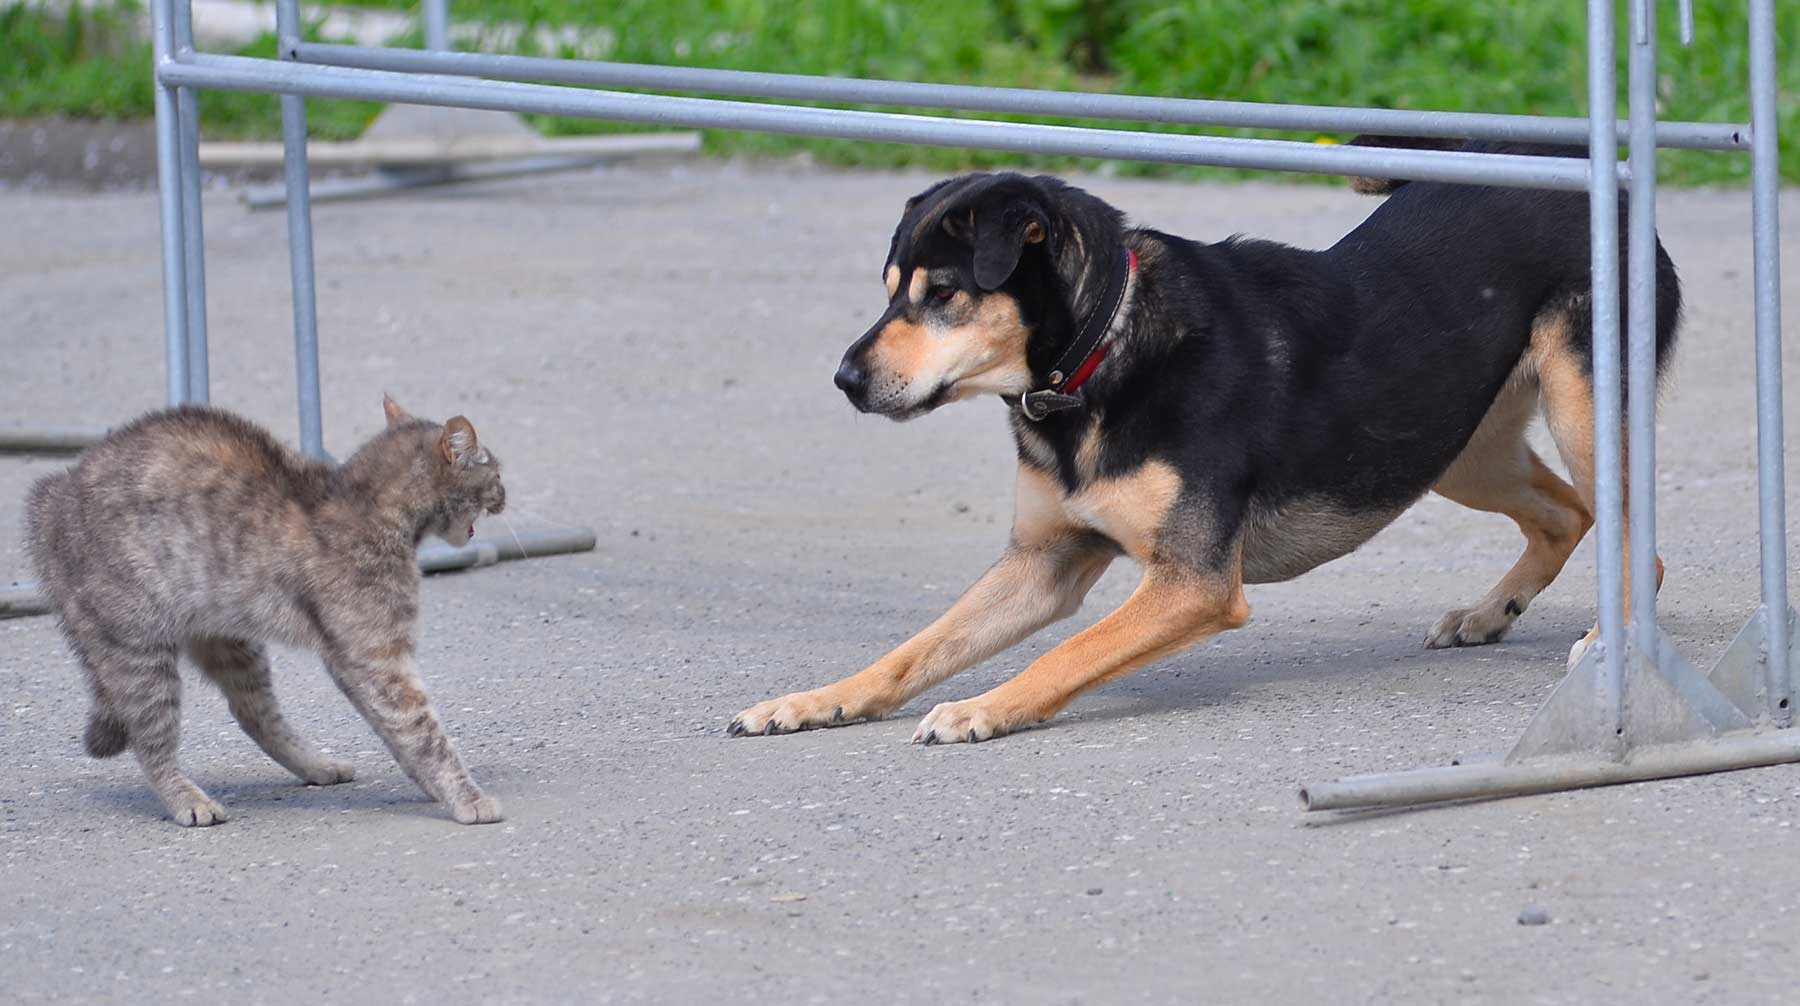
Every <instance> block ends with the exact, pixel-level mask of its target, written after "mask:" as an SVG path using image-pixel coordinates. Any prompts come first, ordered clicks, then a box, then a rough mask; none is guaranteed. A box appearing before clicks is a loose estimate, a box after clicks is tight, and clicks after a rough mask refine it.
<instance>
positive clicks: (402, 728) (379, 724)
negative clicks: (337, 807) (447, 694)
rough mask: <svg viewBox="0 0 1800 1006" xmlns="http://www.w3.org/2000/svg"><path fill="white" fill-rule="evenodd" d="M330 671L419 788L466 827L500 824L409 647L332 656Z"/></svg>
mask: <svg viewBox="0 0 1800 1006" xmlns="http://www.w3.org/2000/svg"><path fill="white" fill-rule="evenodd" d="M326 667H327V668H328V669H329V670H330V671H331V676H332V677H333V678H334V679H335V680H336V681H337V683H338V687H339V688H341V689H343V691H344V694H345V695H347V696H349V697H350V701H351V703H352V704H353V705H355V706H356V709H357V711H358V712H360V713H362V715H363V719H365V720H368V721H369V725H370V726H372V727H374V728H375V732H376V733H377V734H380V735H381V739H382V741H384V742H385V743H386V744H387V746H388V750H389V751H392V752H393V753H394V760H395V761H397V762H399V763H400V767H401V768H402V769H404V770H405V771H406V774H407V775H408V776H410V777H411V778H412V780H413V782H416V783H418V784H419V788H420V789H422V790H424V791H425V792H426V793H427V794H429V795H430V796H431V797H432V798H433V799H435V800H438V801H439V802H441V803H443V804H444V805H445V806H446V807H449V808H450V813H451V814H452V815H454V816H455V818H456V819H457V820H458V821H459V822H461V823H463V824H488V823H491V822H494V821H499V820H501V818H502V812H501V810H500V801H498V800H495V799H494V798H493V797H491V796H487V795H486V794H484V793H482V792H481V787H479V786H477V785H475V780H474V779H473V778H471V777H470V775H469V770H468V769H466V768H464V767H463V763H462V759H461V758H458V757H457V756H456V749H455V748H454V747H452V746H451V745H450V738H449V737H448V736H446V735H445V733H444V727H443V724H442V723H440V722H439V721H438V717H437V713H436V711H434V710H433V709H432V708H431V698H430V697H429V696H427V695H426V694H425V686H424V684H423V683H422V682H420V680H419V675H418V673H417V671H416V670H415V669H414V666H413V657H412V646H411V644H410V642H407V643H399V644H389V645H384V646H380V647H374V648H371V649H370V650H367V651H363V652H352V653H349V654H340V655H328V656H327V658H326Z"/></svg>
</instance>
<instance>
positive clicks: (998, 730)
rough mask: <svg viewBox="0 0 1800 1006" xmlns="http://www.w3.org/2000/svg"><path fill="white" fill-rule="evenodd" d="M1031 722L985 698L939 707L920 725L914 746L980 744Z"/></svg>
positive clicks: (913, 737) (926, 715) (944, 704)
mask: <svg viewBox="0 0 1800 1006" xmlns="http://www.w3.org/2000/svg"><path fill="white" fill-rule="evenodd" d="M1027 722H1028V721H1027V720H1026V718H1024V717H1021V716H1019V715H1017V714H1014V713H1009V712H1006V711H1004V710H1003V709H1001V708H1000V707H999V706H998V705H996V704H995V703H994V702H993V701H992V700H990V699H986V698H974V699H964V700H962V701H961V702H944V703H940V704H939V705H938V706H937V707H936V708H935V709H933V710H932V711H931V712H929V713H927V714H925V718H924V719H922V720H920V721H919V729H917V730H914V731H913V736H912V742H913V743H914V744H924V745H928V746H929V745H932V744H977V743H980V742H981V741H985V740H989V739H992V738H994V737H999V736H1001V735H1003V734H1009V733H1012V732H1013V731H1014V730H1017V729H1018V728H1019V727H1021V726H1025V725H1026V723H1027Z"/></svg>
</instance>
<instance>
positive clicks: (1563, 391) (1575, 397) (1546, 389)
mask: <svg viewBox="0 0 1800 1006" xmlns="http://www.w3.org/2000/svg"><path fill="white" fill-rule="evenodd" d="M1572 323H1575V322H1573V321H1572V320H1571V319H1568V318H1566V317H1563V316H1558V317H1557V319H1555V320H1551V321H1546V322H1540V324H1539V325H1538V327H1537V328H1535V329H1534V330H1533V332H1532V352H1533V353H1534V354H1535V356H1536V357H1537V361H1538V373H1539V375H1540V382H1541V385H1542V388H1543V392H1542V394H1543V402H1544V417H1545V419H1547V420H1548V421H1549V425H1550V436H1551V437H1552V438H1553V439H1554V440H1555V441H1556V447H1557V451H1558V452H1559V453H1561V454H1562V459H1563V464H1565V465H1567V466H1568V469H1569V478H1570V479H1572V480H1573V481H1574V483H1575V491H1576V492H1578V493H1580V494H1581V499H1582V502H1583V504H1585V505H1586V506H1587V508H1588V512H1590V513H1592V512H1594V470H1595V462H1594V384H1593V379H1592V376H1591V374H1590V373H1589V371H1588V368H1587V367H1586V365H1585V363H1584V361H1583V360H1581V359H1580V358H1579V357H1578V356H1577V355H1576V354H1575V353H1574V352H1573V351H1572V350H1571V348H1570V344H1569V338H1568V336H1569V334H1570V333H1569V329H1568V326H1569V325H1570V324H1572ZM1623 432H1624V431H1622V430H1621V431H1620V433H1621V436H1622V435H1623ZM1621 449H1623V444H1621ZM1625 461H1626V464H1625V466H1624V467H1625V468H1626V469H1627V470H1629V466H1630V459H1629V458H1626V459H1625ZM1626 509H1627V512H1626V513H1625V514H1623V516H1624V518H1625V520H1624V528H1623V529H1622V530H1623V534H1624V539H1625V540H1624V549H1623V551H1622V552H1621V554H1620V561H1621V562H1623V563H1624V567H1625V568H1624V587H1625V606H1626V610H1627V611H1630V608H1631V516H1630V513H1629V512H1628V511H1629V507H1628V506H1627V508H1626ZM1662 583H1663V561H1662V557H1661V556H1658V557H1657V559H1656V589H1657V590H1661V589H1662ZM1599 638H1600V626H1599V624H1598V623H1596V624H1595V625H1594V627H1593V628H1591V629H1589V630H1588V633H1587V635H1585V636H1583V637H1581V639H1579V640H1577V641H1576V643H1575V645H1574V646H1573V647H1571V648H1570V650H1569V666H1570V667H1574V666H1575V665H1576V664H1577V663H1578V662H1580V660H1581V658H1582V656H1583V655H1585V654H1586V653H1587V651H1588V648H1589V647H1591V646H1592V645H1594V641H1595V640H1597V639H1599Z"/></svg>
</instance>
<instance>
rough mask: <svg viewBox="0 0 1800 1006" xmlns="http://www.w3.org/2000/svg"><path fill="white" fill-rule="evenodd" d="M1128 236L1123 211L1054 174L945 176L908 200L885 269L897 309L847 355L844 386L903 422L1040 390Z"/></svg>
mask: <svg viewBox="0 0 1800 1006" xmlns="http://www.w3.org/2000/svg"><path fill="white" fill-rule="evenodd" d="M1121 234H1122V224H1121V221H1120V216H1119V213H1118V211H1117V210H1115V209H1113V208H1112V207H1111V206H1108V205H1107V204H1106V203H1104V202H1102V201H1101V200H1099V199H1097V198H1095V197H1093V196H1091V195H1088V194H1087V193H1086V192H1083V191H1081V190H1080V189H1077V188H1074V187H1072V186H1069V185H1066V184H1064V183H1063V182H1061V181H1059V180H1057V179H1054V178H1048V177H1041V176H1040V177H1032V178H1028V177H1026V176H1024V175H1017V174H974V175H964V176H961V177H959V178H952V179H949V180H947V181H943V182H939V183H938V184H937V185H934V186H932V187H931V188H929V189H926V190H925V191H924V192H921V193H920V194H918V195H916V196H914V197H913V198H911V199H910V200H908V201H907V203H906V211H905V213H904V214H903V215H902V216H901V218H900V226H899V227H897V228H896V229H895V230H894V240H893V244H892V245H891V246H890V247H889V249H888V258H887V262H886V264H885V265H884V266H883V267H882V281H883V282H884V283H885V284H886V286H887V297H888V304H887V310H886V311H884V312H882V315H881V317H880V318H878V319H876V321H875V324H874V325H873V326H871V327H870V328H869V330H868V331H867V332H866V333H864V334H863V336H862V338H860V339H858V340H856V342H855V343H854V344H853V345H852V346H851V347H850V349H849V351H848V352H846V353H845V354H844V360H843V362H842V363H841V364H840V365H839V366H838V371H837V386H838V387H839V388H841V389H843V392H844V394H845V395H846V396H847V397H848V398H849V399H850V402H851V404H853V405H855V406H856V407H857V408H858V409H860V410H861V411H863V412H874V413H878V414H880V415H884V416H887V417H889V418H891V419H895V420H904V419H911V418H913V417H914V416H920V415H923V414H925V413H927V412H929V411H931V410H932V409H935V408H937V407H938V406H939V405H942V404H943V403H945V402H953V401H957V400H959V399H964V398H969V397H971V396H974V395H982V394H998V395H1019V394H1022V393H1024V392H1026V391H1029V390H1031V389H1032V388H1033V387H1034V386H1036V385H1037V384H1039V383H1041V380H1040V379H1041V375H1040V374H1038V372H1037V371H1038V369H1040V368H1043V367H1045V366H1047V361H1049V360H1050V359H1052V358H1054V356H1055V354H1056V352H1057V351H1058V350H1060V349H1061V348H1062V343H1063V342H1066V341H1067V340H1068V339H1069V338H1070V337H1071V333H1072V332H1073V319H1074V318H1075V317H1076V316H1077V310H1078V309H1079V308H1081V307H1083V306H1085V305H1084V303H1083V302H1084V300H1092V299H1094V298H1095V297H1096V296H1097V291H1098V290H1099V289H1100V287H1101V286H1103V285H1104V277H1105V270H1106V263H1110V262H1112V261H1114V259H1113V258H1111V257H1110V256H1111V255H1113V254H1115V252H1114V249H1117V248H1118V244H1119V241H1120V238H1121ZM1090 250H1096V251H1098V252H1099V254H1097V255H1090V254H1089V253H1090ZM1090 260H1094V261H1090Z"/></svg>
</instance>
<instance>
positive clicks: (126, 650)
mask: <svg viewBox="0 0 1800 1006" xmlns="http://www.w3.org/2000/svg"><path fill="white" fill-rule="evenodd" d="M82 659H83V660H84V661H86V662H87V663H88V665H89V668H88V669H89V670H90V671H91V672H93V674H94V676H95V678H96V679H97V680H99V681H101V682H103V683H104V686H103V687H104V688H105V694H106V696H107V697H108V698H109V699H110V700H111V705H112V710H111V712H112V715H113V716H114V717H116V718H117V720H118V721H119V722H120V723H122V724H124V727H125V733H126V735H127V736H128V737H129V738H130V744H131V753H132V754H134V755H136V756H137V760H138V764H139V765H140V766H142V767H143V769H144V777H145V778H146V779H148V780H149V782H150V788H151V789H152V790H154V791H155V792H156V796H157V798H158V799H160V800H161V801H162V802H163V806H164V807H166V808H168V811H169V816H170V817H172V818H174V819H175V823H176V824H179V825H182V826H183V827H195V826H200V827H205V826H206V825H209V824H218V823H219V822H221V821H223V820H225V808H223V807H221V806H219V804H218V803H217V802H216V801H215V800H213V798H212V797H210V796H207V795H206V791H205V790H202V789H201V788H200V787H198V786H196V785H194V783H193V780H191V779H189V778H188V777H187V776H186V775H183V774H182V771H181V766H180V764H179V763H178V762H177V761H176V757H175V750H176V748H177V747H178V746H179V745H180V743H181V677H180V675H178V674H177V673H176V670H175V648H174V647H173V646H154V645H153V646H138V645H134V644H130V643H125V642H122V641H112V640H109V641H108V642H106V643H104V644H96V643H94V642H92V641H90V642H89V643H88V644H87V645H85V646H83V647H82Z"/></svg>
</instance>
